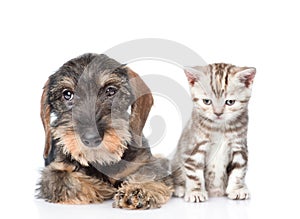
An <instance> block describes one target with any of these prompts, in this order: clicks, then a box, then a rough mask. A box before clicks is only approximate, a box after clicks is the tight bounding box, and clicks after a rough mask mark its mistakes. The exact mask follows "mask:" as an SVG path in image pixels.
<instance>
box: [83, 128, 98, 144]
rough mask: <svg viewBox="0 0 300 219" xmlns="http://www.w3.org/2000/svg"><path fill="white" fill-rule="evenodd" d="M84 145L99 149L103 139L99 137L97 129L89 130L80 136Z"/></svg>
mask: <svg viewBox="0 0 300 219" xmlns="http://www.w3.org/2000/svg"><path fill="white" fill-rule="evenodd" d="M80 139H81V141H82V143H83V144H84V145H85V146H87V147H97V146H99V145H100V144H101V142H102V137H101V136H100V135H99V133H98V130H97V129H96V128H87V129H85V130H84V132H83V134H81V135H80Z"/></svg>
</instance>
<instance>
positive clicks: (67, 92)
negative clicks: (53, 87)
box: [63, 89, 74, 101]
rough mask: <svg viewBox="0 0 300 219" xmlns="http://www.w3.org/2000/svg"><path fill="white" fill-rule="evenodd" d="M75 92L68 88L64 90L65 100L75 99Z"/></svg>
mask: <svg viewBox="0 0 300 219" xmlns="http://www.w3.org/2000/svg"><path fill="white" fill-rule="evenodd" d="M73 96H74V93H73V92H72V91H70V90H68V89H64V90H63V97H64V99H65V100H67V101H70V100H72V99H73Z"/></svg>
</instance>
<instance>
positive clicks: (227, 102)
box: [225, 100, 235, 106]
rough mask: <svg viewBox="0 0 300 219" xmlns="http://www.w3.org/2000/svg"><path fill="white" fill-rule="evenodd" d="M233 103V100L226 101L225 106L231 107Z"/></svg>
mask: <svg viewBox="0 0 300 219" xmlns="http://www.w3.org/2000/svg"><path fill="white" fill-rule="evenodd" d="M234 103H235V100H226V101H225V104H226V105H228V106H232V105H233V104H234Z"/></svg>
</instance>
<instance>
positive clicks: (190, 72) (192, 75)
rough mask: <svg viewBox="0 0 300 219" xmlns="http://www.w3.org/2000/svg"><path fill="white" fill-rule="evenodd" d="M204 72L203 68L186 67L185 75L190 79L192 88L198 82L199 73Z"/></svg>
mask: <svg viewBox="0 0 300 219" xmlns="http://www.w3.org/2000/svg"><path fill="white" fill-rule="evenodd" d="M202 71H203V67H202V66H195V67H188V66H186V67H184V73H185V75H186V77H187V79H188V82H189V84H190V85H191V86H194V84H195V82H196V81H198V79H199V78H198V76H197V75H199V72H202Z"/></svg>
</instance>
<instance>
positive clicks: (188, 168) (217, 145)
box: [172, 63, 256, 202]
mask: <svg viewBox="0 0 300 219" xmlns="http://www.w3.org/2000/svg"><path fill="white" fill-rule="evenodd" d="M255 72H256V71H255V68H248V67H236V66H234V65H230V64H224V63H218V64H211V65H208V66H202V67H199V66H197V67H193V68H188V69H186V70H185V73H186V76H187V78H188V81H189V84H190V90H191V96H192V100H193V103H194V107H193V111H192V116H191V119H190V120H189V121H188V123H187V125H186V127H185V129H184V130H183V132H182V135H181V138H180V140H179V143H178V147H177V152H176V154H175V157H174V159H173V161H172V172H173V176H174V184H175V192H174V195H175V196H179V197H184V198H185V200H186V201H189V202H202V201H205V200H207V199H208V195H209V196H223V195H227V196H228V198H230V199H247V198H249V192H248V189H247V186H246V185H245V174H246V169H247V161H248V152H247V125H248V101H249V99H250V96H251V88H252V83H253V79H254V76H255Z"/></svg>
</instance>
